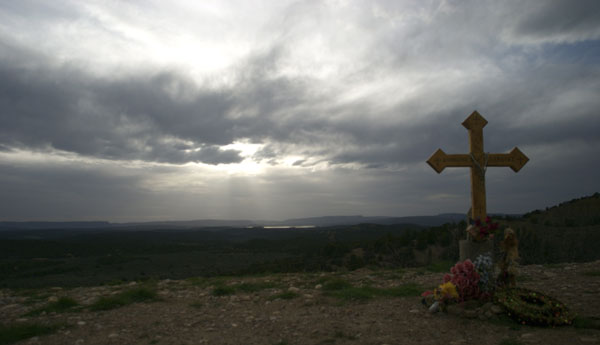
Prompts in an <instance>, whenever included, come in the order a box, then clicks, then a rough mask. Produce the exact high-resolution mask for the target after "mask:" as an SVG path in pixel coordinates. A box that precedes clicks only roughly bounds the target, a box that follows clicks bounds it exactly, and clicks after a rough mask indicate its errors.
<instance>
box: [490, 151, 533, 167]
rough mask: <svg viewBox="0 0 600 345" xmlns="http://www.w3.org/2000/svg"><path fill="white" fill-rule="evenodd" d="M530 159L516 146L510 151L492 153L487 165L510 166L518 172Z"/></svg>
mask: <svg viewBox="0 0 600 345" xmlns="http://www.w3.org/2000/svg"><path fill="white" fill-rule="evenodd" d="M528 161H529V158H527V156H525V154H524V153H523V152H521V150H519V149H518V148H516V147H515V148H514V149H512V151H510V152H509V153H491V154H490V155H489V157H488V162H487V165H488V166H491V167H510V168H511V169H512V170H513V171H514V172H517V171H519V170H521V168H522V167H523V166H524V165H525V163H527V162H528Z"/></svg>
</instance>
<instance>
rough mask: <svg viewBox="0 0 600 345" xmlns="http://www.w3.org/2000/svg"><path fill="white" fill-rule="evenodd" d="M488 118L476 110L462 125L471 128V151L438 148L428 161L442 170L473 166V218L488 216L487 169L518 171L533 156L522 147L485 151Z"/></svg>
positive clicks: (434, 168)
mask: <svg viewBox="0 0 600 345" xmlns="http://www.w3.org/2000/svg"><path fill="white" fill-rule="evenodd" d="M486 124H487V120H486V119H484V118H483V116H481V115H480V114H479V113H478V112H477V111H474V112H473V113H472V114H471V115H469V117H467V119H466V120H465V121H464V122H463V123H462V125H463V126H464V127H465V128H466V129H467V130H468V131H469V154H451V155H448V154H446V153H445V152H444V151H442V150H441V149H438V150H437V151H435V153H434V154H433V155H431V157H429V159H428V160H427V163H428V164H429V165H430V166H431V167H432V168H433V170H435V171H437V173H438V174H439V173H441V172H442V170H444V168H446V167H469V168H471V205H472V207H471V218H472V219H480V220H482V221H483V220H484V219H485V218H486V215H487V213H486V207H485V169H486V168H487V167H488V166H491V167H510V168H511V169H512V170H514V171H515V172H517V171H519V170H521V168H522V167H523V166H524V165H525V163H527V161H529V158H527V156H525V154H523V152H521V151H520V150H519V149H518V148H516V147H515V148H514V149H512V151H510V153H485V152H484V151H483V127H485V125H486Z"/></svg>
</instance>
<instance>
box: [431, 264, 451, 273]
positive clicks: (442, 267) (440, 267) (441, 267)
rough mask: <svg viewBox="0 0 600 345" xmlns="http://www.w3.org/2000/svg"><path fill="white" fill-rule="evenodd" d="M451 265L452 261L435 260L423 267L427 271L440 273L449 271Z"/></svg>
mask: <svg viewBox="0 0 600 345" xmlns="http://www.w3.org/2000/svg"><path fill="white" fill-rule="evenodd" d="M452 266H454V263H453V262H452V261H437V262H432V263H430V264H429V265H427V267H426V268H425V269H426V270H427V271H429V272H434V273H440V272H449V271H450V269H451V268H452Z"/></svg>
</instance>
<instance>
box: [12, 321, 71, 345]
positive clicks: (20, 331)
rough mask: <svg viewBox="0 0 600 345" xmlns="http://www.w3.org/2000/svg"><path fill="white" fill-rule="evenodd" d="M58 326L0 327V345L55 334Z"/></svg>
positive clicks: (26, 325)
mask: <svg viewBox="0 0 600 345" xmlns="http://www.w3.org/2000/svg"><path fill="white" fill-rule="evenodd" d="M60 327H61V326H59V325H42V324H37V323H30V324H17V325H0V345H7V344H13V343H16V342H18V341H20V340H23V339H29V338H33V337H37V336H40V335H45V334H50V333H54V332H56V331H57V330H58V329H59V328H60Z"/></svg>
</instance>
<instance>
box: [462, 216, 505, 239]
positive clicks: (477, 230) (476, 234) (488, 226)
mask: <svg viewBox="0 0 600 345" xmlns="http://www.w3.org/2000/svg"><path fill="white" fill-rule="evenodd" d="M496 230H498V223H493V222H492V218H490V217H489V216H488V217H486V218H485V222H481V220H480V219H477V220H475V224H474V225H473V224H471V225H469V226H468V227H467V233H468V234H469V235H471V238H472V239H473V241H475V242H483V241H485V240H486V239H487V238H494V233H495V232H496Z"/></svg>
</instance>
